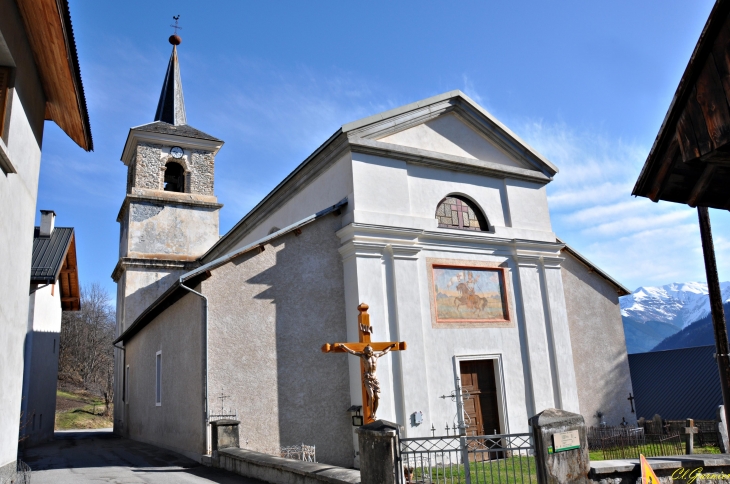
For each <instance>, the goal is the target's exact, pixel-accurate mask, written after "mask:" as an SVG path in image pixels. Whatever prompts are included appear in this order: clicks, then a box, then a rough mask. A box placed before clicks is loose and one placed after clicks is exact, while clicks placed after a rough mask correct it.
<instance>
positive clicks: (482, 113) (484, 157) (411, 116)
mask: <svg viewBox="0 0 730 484" xmlns="http://www.w3.org/2000/svg"><path fill="white" fill-rule="evenodd" d="M342 132H344V133H347V136H348V137H349V138H350V139H358V138H359V139H365V140H372V141H374V142H377V143H387V144H388V145H396V146H402V147H404V148H405V149H409V150H411V151H413V150H419V151H421V152H423V153H424V156H430V157H433V155H434V154H438V153H442V154H444V155H447V156H448V157H450V158H453V159H463V160H465V163H470V162H469V160H479V161H483V162H486V163H489V164H490V165H492V166H504V167H506V168H508V169H509V170H512V169H520V170H528V171H536V172H540V173H541V176H546V177H548V179H552V176H553V175H554V174H555V173H557V171H558V169H557V167H556V166H555V165H553V164H552V163H550V162H549V161H548V160H547V159H545V158H544V157H543V156H542V155H540V154H539V153H538V152H537V151H535V150H534V149H533V148H531V147H530V146H529V145H528V144H527V143H525V142H524V141H522V140H521V139H520V138H519V137H518V136H517V135H516V134H514V133H513V132H512V131H510V130H509V129H508V128H507V127H506V126H504V125H503V124H502V123H500V122H499V121H498V120H497V119H496V118H495V117H494V116H492V115H491V114H489V112H487V111H486V110H485V109H484V108H482V107H481V106H479V105H478V104H477V103H475V102H474V101H473V100H471V99H470V98H469V97H468V96H467V95H465V94H464V93H463V92H461V91H458V90H457V91H451V92H447V93H444V94H440V95H438V96H433V97H431V98H428V99H424V100H422V101H418V102H415V103H412V104H408V105H406V106H401V107H399V108H395V109H391V110H390V111H386V112H383V113H380V114H376V115H374V116H370V117H368V118H364V119H361V120H359V121H354V122H352V123H348V124H346V125H344V126H343V127H342Z"/></svg>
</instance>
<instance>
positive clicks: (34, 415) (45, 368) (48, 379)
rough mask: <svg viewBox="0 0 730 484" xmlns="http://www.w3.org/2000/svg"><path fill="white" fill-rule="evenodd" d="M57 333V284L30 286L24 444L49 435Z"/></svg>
mask: <svg viewBox="0 0 730 484" xmlns="http://www.w3.org/2000/svg"><path fill="white" fill-rule="evenodd" d="M60 334H61V291H60V286H58V285H56V286H55V287H53V286H51V285H42V286H38V285H37V284H33V285H31V294H30V298H29V311H28V334H27V335H26V339H25V354H24V369H23V370H24V371H23V400H22V407H21V408H22V411H23V421H22V425H21V429H20V432H21V436H23V437H24V440H23V445H24V446H28V445H33V444H37V443H40V442H44V441H47V440H51V439H52V438H53V429H54V426H55V413H56V386H57V382H58V345H59V341H60Z"/></svg>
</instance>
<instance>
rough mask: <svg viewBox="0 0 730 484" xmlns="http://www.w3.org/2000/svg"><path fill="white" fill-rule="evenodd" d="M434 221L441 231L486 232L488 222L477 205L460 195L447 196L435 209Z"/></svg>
mask: <svg viewBox="0 0 730 484" xmlns="http://www.w3.org/2000/svg"><path fill="white" fill-rule="evenodd" d="M436 220H438V224H439V225H438V226H439V228H442V229H459V230H471V231H474V232H486V231H488V230H489V222H488V221H487V217H486V216H484V214H483V213H482V211H481V210H480V209H479V207H477V205H476V204H475V203H474V202H472V201H471V200H469V199H468V198H466V197H463V196H461V195H449V196H447V197H446V198H444V199H443V200H441V201H440V202H439V204H438V207H437V208H436Z"/></svg>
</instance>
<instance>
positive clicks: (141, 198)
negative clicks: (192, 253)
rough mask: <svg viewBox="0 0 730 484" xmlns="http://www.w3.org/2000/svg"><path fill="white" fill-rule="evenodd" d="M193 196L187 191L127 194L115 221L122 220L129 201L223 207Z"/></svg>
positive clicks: (215, 208)
mask: <svg viewBox="0 0 730 484" xmlns="http://www.w3.org/2000/svg"><path fill="white" fill-rule="evenodd" d="M162 193H171V192H162ZM194 197H195V195H191V194H189V193H176V194H174V195H172V194H171V195H164V196H162V195H135V194H127V195H126V196H125V197H124V201H123V202H122V206H121V207H120V208H119V213H118V214H117V222H121V221H122V218H123V217H124V215H125V214H126V213H127V210H128V208H129V205H130V204H131V203H151V204H153V205H164V206H170V205H182V206H184V207H194V208H203V209H207V210H220V209H221V208H223V204H222V203H216V202H209V201H203V200H199V199H196V198H194ZM213 198H215V197H213Z"/></svg>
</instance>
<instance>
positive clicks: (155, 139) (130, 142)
mask: <svg viewBox="0 0 730 484" xmlns="http://www.w3.org/2000/svg"><path fill="white" fill-rule="evenodd" d="M139 143H154V144H160V145H168V146H169V145H174V146H180V147H182V148H189V149H193V150H201V151H210V152H212V153H213V156H215V155H217V154H218V151H219V150H220V149H221V147H222V146H223V142H222V141H212V140H207V139H200V138H191V137H189V136H181V135H176V134H167V133H154V132H150V131H138V130H136V129H134V128H132V129H130V130H129V135H128V136H127V141H126V143H124V150H123V151H122V158H121V160H122V162H123V163H124V164H125V165H127V166H129V163H130V162H131V161H132V159H133V157H134V154H135V151H136V147H137V145H138V144H139Z"/></svg>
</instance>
